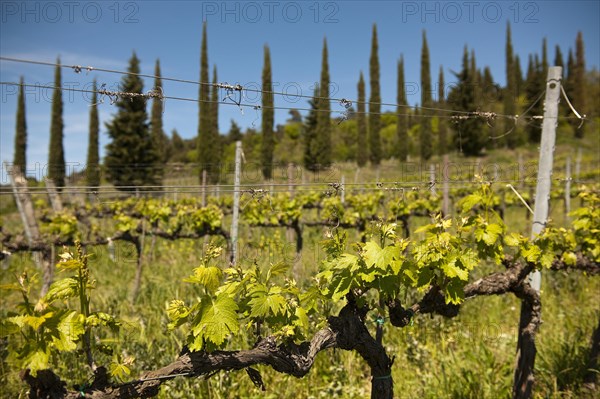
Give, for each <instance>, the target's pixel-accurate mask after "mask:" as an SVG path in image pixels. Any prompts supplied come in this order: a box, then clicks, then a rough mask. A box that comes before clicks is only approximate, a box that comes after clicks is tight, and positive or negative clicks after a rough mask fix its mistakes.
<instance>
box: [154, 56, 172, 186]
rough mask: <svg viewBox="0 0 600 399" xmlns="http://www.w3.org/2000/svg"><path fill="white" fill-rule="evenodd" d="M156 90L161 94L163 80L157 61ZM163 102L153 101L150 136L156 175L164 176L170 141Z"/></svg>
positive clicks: (156, 99) (155, 72) (155, 99)
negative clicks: (166, 131)
mask: <svg viewBox="0 0 600 399" xmlns="http://www.w3.org/2000/svg"><path fill="white" fill-rule="evenodd" d="M154 75H155V76H156V78H154V90H157V91H159V92H161V90H162V79H161V75H160V61H159V60H156V64H155V66H154ZM162 114H163V102H162V100H161V99H159V98H156V97H155V98H153V99H152V109H151V114H150V136H151V137H152V145H153V151H154V152H155V153H156V156H157V159H158V165H157V170H156V173H157V174H158V175H162V174H163V166H164V164H165V163H166V162H167V158H168V156H169V139H168V137H167V135H166V134H165V132H164V130H163V120H162Z"/></svg>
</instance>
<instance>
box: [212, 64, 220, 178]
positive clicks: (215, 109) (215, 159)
mask: <svg viewBox="0 0 600 399" xmlns="http://www.w3.org/2000/svg"><path fill="white" fill-rule="evenodd" d="M212 82H213V86H212V91H211V94H210V106H211V107H210V122H211V131H210V134H211V138H212V143H214V144H213V145H214V147H213V150H212V151H211V155H212V164H213V165H214V166H215V167H214V168H213V171H212V173H211V175H210V176H209V178H210V181H211V182H212V183H217V182H218V181H219V176H220V173H219V170H218V166H219V160H220V159H221V155H222V150H223V145H222V142H221V135H220V134H219V88H218V87H217V83H218V82H219V81H218V80H217V66H216V65H213V76H212Z"/></svg>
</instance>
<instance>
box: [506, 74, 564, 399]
mask: <svg viewBox="0 0 600 399" xmlns="http://www.w3.org/2000/svg"><path fill="white" fill-rule="evenodd" d="M561 76H562V68H561V67H551V68H549V69H548V78H547V80H546V98H545V101H544V120H543V123H542V142H541V145H540V160H539V166H538V175H537V187H536V192H535V208H534V213H533V223H532V227H531V238H532V239H533V240H535V238H536V237H537V236H538V235H539V234H540V233H541V231H542V230H543V229H544V228H545V227H546V222H547V219H548V208H549V205H550V204H549V203H550V186H551V183H552V163H553V156H554V142H555V139H556V125H557V121H558V119H557V118H558V100H559V98H560V78H561ZM529 281H530V285H531V288H533V289H534V290H535V291H536V292H535V295H534V297H535V298H532V296H531V295H529V296H527V297H526V298H522V299H521V317H520V322H519V337H518V341H517V359H516V367H515V376H514V384H513V398H514V399H526V398H530V397H531V393H532V389H533V382H534V375H533V370H534V365H535V356H536V352H537V349H536V345H535V335H536V333H537V328H538V326H539V323H540V317H541V302H540V299H539V292H540V285H541V274H540V272H539V271H535V272H533V273H531V274H530V276H529ZM526 289H527V287H525V288H524V290H526Z"/></svg>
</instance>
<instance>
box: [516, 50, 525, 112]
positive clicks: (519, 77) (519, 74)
mask: <svg viewBox="0 0 600 399" xmlns="http://www.w3.org/2000/svg"><path fill="white" fill-rule="evenodd" d="M524 84H525V83H524V80H523V70H522V69H521V59H520V58H519V56H518V55H515V101H516V99H517V98H519V96H520V95H521V94H523V85H524Z"/></svg>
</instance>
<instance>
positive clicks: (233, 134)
mask: <svg viewBox="0 0 600 399" xmlns="http://www.w3.org/2000/svg"><path fill="white" fill-rule="evenodd" d="M241 139H242V130H241V129H240V127H239V126H238V124H237V123H235V121H234V120H233V119H232V120H231V127H230V128H229V134H228V135H227V141H228V142H229V143H235V142H236V141H238V140H241Z"/></svg>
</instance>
